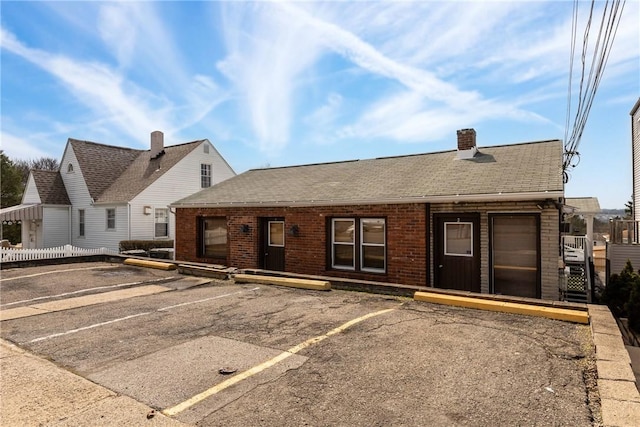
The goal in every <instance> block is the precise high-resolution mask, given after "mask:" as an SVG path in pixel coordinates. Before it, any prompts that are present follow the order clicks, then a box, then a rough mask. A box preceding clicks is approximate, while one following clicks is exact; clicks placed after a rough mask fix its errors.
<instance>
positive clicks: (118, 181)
mask: <svg viewBox="0 0 640 427" xmlns="http://www.w3.org/2000/svg"><path fill="white" fill-rule="evenodd" d="M204 141H205V140H198V141H193V142H188V143H185V144H179V145H172V146H166V147H165V148H164V152H165V154H164V155H162V156H160V157H158V158H157V159H154V160H151V153H150V150H135V149H132V148H125V147H116V146H112V145H105V144H98V143H95V142H90V141H80V140H76V139H71V138H70V139H69V143H70V144H71V146H72V147H73V151H74V153H75V155H76V158H77V159H78V163H79V164H80V169H81V170H82V174H83V176H84V179H85V181H86V183H87V187H88V189H89V194H90V195H91V197H92V198H93V200H94V201H95V202H97V203H125V202H128V201H130V200H131V199H133V198H134V197H135V196H136V195H137V194H139V193H140V192H141V191H142V190H144V189H145V188H147V187H148V186H149V185H151V184H152V183H153V182H154V181H155V180H157V179H158V178H160V177H161V176H162V175H163V174H164V173H165V172H166V171H168V170H169V169H171V168H172V167H173V166H174V165H175V164H176V163H178V162H179V161H180V160H181V159H183V158H184V157H185V156H186V155H187V154H189V153H190V152H191V151H193V150H194V149H195V148H196V147H197V146H199V145H200V144H201V143H203V142H204Z"/></svg>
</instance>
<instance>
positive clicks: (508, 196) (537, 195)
mask: <svg viewBox="0 0 640 427" xmlns="http://www.w3.org/2000/svg"><path fill="white" fill-rule="evenodd" d="M561 197H564V191H562V190H557V191H537V192H529V193H491V194H453V195H446V196H419V197H402V198H400V197H399V198H387V199H361V200H357V199H354V200H301V201H269V202H210V203H182V204H171V205H169V206H170V207H171V208H176V209H184V208H244V207H247V208H257V207H263V208H264V207H283V206H286V207H310V206H348V205H394V204H395V205H397V204H405V203H467V202H501V201H528V200H545V199H557V198H561Z"/></svg>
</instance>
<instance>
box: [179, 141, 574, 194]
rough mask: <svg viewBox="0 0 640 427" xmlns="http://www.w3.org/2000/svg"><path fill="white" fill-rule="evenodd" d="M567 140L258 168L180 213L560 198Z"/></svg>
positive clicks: (208, 191) (210, 191)
mask: <svg viewBox="0 0 640 427" xmlns="http://www.w3.org/2000/svg"><path fill="white" fill-rule="evenodd" d="M562 150H563V147H562V142H561V141H560V140H552V141H540V142H531V143H524V144H514V145H504V146H493V147H485V148H481V149H480V152H479V153H478V154H476V156H475V157H473V158H472V159H469V160H458V159H457V158H456V151H455V150H453V151H445V152H438V153H428V154H418V155H408V156H398V157H387V158H378V159H369V160H354V161H347V162H337V163H323V164H313V165H303V166H292V167H281V168H271V169H254V170H250V171H247V172H245V173H243V174H240V175H237V176H235V177H233V178H230V179H228V180H226V181H223V182H221V183H219V184H217V185H215V186H213V187H211V188H208V189H205V190H202V191H200V192H198V193H195V194H193V195H191V196H189V197H186V198H184V199H182V200H179V201H178V202H176V203H174V204H173V205H172V206H175V207H191V206H205V207H224V206H279V205H286V206H304V205H325V206H326V205H340V204H373V203H412V202H436V201H451V202H453V201H464V200H469V201H470V200H486V199H490V200H494V199H495V200H500V199H534V198H547V197H548V198H553V197H561V196H562V195H563V191H564V190H563V189H564V184H563V180H562Z"/></svg>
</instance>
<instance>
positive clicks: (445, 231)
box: [443, 221, 473, 257]
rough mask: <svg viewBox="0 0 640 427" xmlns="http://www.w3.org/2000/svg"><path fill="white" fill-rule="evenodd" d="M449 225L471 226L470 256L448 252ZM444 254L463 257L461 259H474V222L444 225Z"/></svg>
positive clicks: (451, 222) (447, 223) (446, 223)
mask: <svg viewBox="0 0 640 427" xmlns="http://www.w3.org/2000/svg"><path fill="white" fill-rule="evenodd" d="M449 224H456V225H461V224H469V225H470V226H471V253H470V254H454V253H449V252H448V251H447V225H449ZM443 239H444V254H445V255H446V256H461V257H473V222H464V221H460V222H454V221H450V222H445V223H444V236H443Z"/></svg>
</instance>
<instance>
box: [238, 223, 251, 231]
mask: <svg viewBox="0 0 640 427" xmlns="http://www.w3.org/2000/svg"><path fill="white" fill-rule="evenodd" d="M250 230H251V227H249V224H242V225H241V226H240V231H241V232H242V233H248V232H249V231H250Z"/></svg>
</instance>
